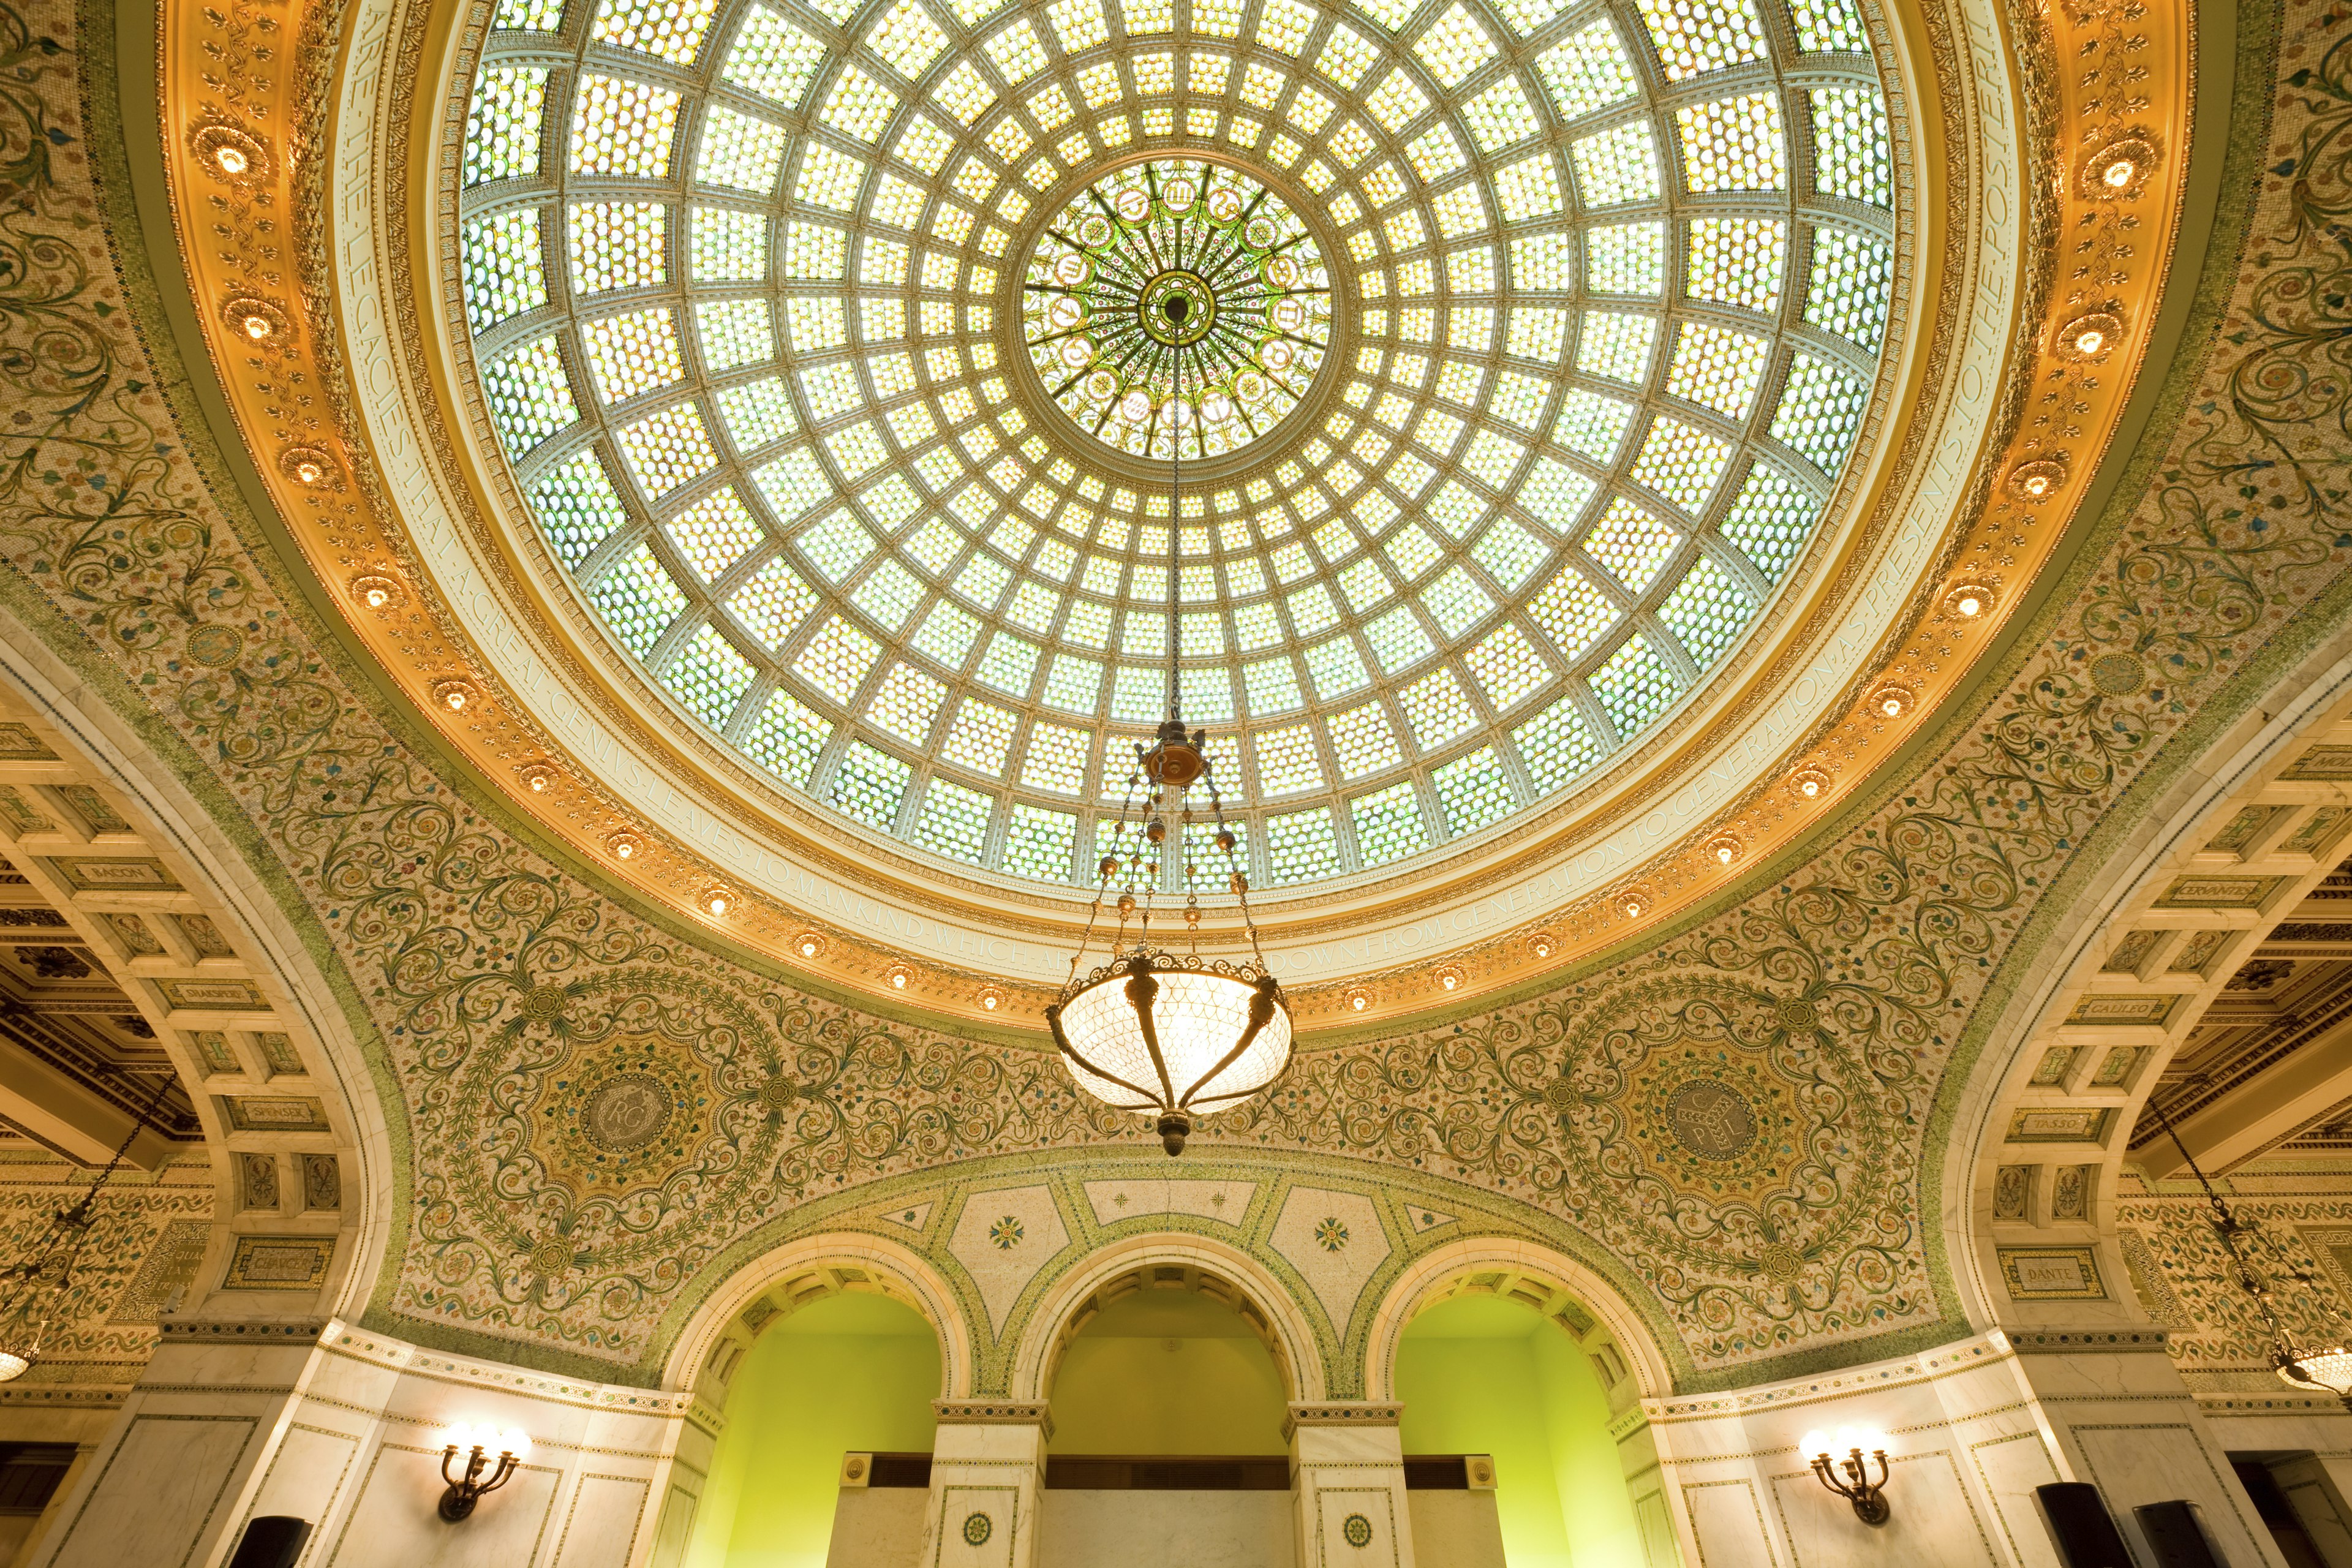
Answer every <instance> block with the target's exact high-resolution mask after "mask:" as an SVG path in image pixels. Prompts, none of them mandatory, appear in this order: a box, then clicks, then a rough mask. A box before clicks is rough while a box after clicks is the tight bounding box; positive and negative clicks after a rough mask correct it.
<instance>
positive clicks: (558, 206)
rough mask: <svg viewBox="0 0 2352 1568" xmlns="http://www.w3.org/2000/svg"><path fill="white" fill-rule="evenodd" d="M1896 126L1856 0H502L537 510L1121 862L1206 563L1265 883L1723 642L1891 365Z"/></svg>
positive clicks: (1685, 685)
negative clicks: (1131, 779)
mask: <svg viewBox="0 0 2352 1568" xmlns="http://www.w3.org/2000/svg"><path fill="white" fill-rule="evenodd" d="M1179 153H1181V156H1180V155H1179ZM1894 163H1895V151H1894V148H1893V147H1892V145H1891V142H1890V136H1889V130H1888V122H1887V116H1886V112H1885V105H1884V101H1883V100H1882V97H1881V92H1880V88H1879V84H1878V76H1877V66H1876V63H1875V62H1874V58H1873V56H1872V53H1871V48H1870V44H1869V39H1868V36H1867V34H1866V32H1865V29H1864V25H1863V22H1862V19H1861V16H1860V15H1859V13H1858V12H1857V11H1856V10H1855V9H1854V6H1853V0H1799V3H1798V4H1796V5H1793V6H1789V5H1784V4H1783V3H1782V0H1723V3H1721V4H1713V3H1709V4H1693V3H1690V0H1676V3H1671V4H1669V3H1666V0H1635V3H1627V4H1617V5H1592V4H1581V5H1570V6H1567V7H1559V6H1556V5H1553V4H1551V3H1550V0H1498V3H1496V4H1493V5H1489V4H1486V3H1485V0H1450V3H1449V0H1371V3H1369V4H1363V3H1360V4H1357V5H1350V6H1347V7H1332V8H1328V9H1325V8H1318V7H1317V6H1314V5H1307V4H1304V3H1301V0H1245V3H1236V0H1195V3H1191V4H1188V5H1184V6H1181V7H1180V6H1177V5H1174V4H1173V0H1125V3H1122V0H1108V3H1105V0H1053V3H1052V4H1048V5H1045V6H1043V7H1042V8H1038V9H1034V10H1028V9H1022V10H1018V11H1015V10H1009V9H1006V8H1005V7H1004V6H1003V0H936V3H927V0H892V3H888V4H883V3H881V0H868V3H865V4H859V3H856V0H778V3H776V4H769V3H768V0H758V3H751V0H682V3H676V4H665V5H648V4H645V3H643V0H601V3H599V0H572V4H570V5H568V6H567V5H562V4H560V3H558V0H500V4H499V5H498V8H497V11H496V16H495V18H494V22H493V32H492V35H491V37H490V38H489V39H488V43H487V46H486V47H485V49H484V53H483V57H482V63H481V66H480V69H479V73H478V77H477V78H476V80H475V85H474V88H473V91H472V97H471V107H470V111H469V114H468V117H467V126H466V139H465V150H464V154H463V167H462V169H461V170H460V171H459V178H460V181H461V184H462V197H461V204H460V210H459V232H458V249H459V268H460V274H461V277H462V279H463V285H464V295H465V300H466V309H467V318H468V324H469V326H470V328H471V330H472V334H473V353H474V356H475V365H476V369H477V372H478V375H479V378H480V383H479V384H480V387H481V389H482V391H483V393H484V395H485V396H486V399H487V402H488V407H489V409H490V411H491V418H492V422H493V424H494V425H495V426H496V428H497V430H498V432H499V437H500V439H501V440H502V441H503V443H504V445H505V447H506V449H507V454H508V457H509V460H510V461H511V462H512V464H513V466H514V468H515V470H516V475H517V478H518V479H519V481H520V486H521V489H522V490H523V493H524V494H525V495H526V496H527V497H528V498H529V500H530V505H531V508H532V510H533V511H534V513H535V516H536V519H537V521H538V524H539V527H540V529H541V531H542V533H543V535H544V538H545V540H546V542H547V544H548V546H549V547H550V550H551V552H552V554H553V555H554V556H555V557H556V558H557V559H558V560H559V561H560V563H561V564H562V570H563V571H564V572H566V573H567V574H569V576H570V579H571V582H572V586H573V587H574V588H575V589H576V590H577V592H578V594H579V595H581V597H582V598H583V600H584V601H585V602H586V603H587V604H588V605H591V606H593V609H594V610H595V611H596V613H597V614H598V615H599V616H601V618H602V621H603V624H604V626H605V628H606V629H607V630H608V631H609V632H610V634H611V635H612V637H614V639H615V640H616V641H617V642H618V643H619V644H620V645H622V646H623V647H625V648H626V649H627V650H628V651H629V652H630V653H631V654H632V655H634V656H635V658H637V659H638V660H640V661H641V662H642V663H643V665H644V666H645V668H646V670H647V672H648V673H649V674H650V675H651V676H652V677H653V678H654V679H655V680H656V682H657V683H658V684H659V685H660V686H661V687H663V688H664V689H667V692H668V693H669V694H670V696H671V697H672V698H674V699H675V700H676V704H677V708H678V709H679V710H680V711H681V712H682V713H683V714H685V715H688V716H690V718H691V721H696V722H698V723H700V724H702V725H705V726H708V727H709V729H711V730H713V731H717V732H718V733H719V735H720V736H721V737H723V738H724V739H725V740H726V741H728V742H730V743H732V745H734V746H735V747H736V748H737V749H738V750H739V751H740V752H741V753H742V754H743V755H745V756H746V757H748V758H749V759H750V760H751V762H752V763H755V764H757V765H759V766H760V767H761V768H764V769H766V770H768V772H770V773H772V774H773V775H774V776H776V777H779V778H781V779H782V780H783V781H785V782H786V783H787V784H791V785H793V786H797V787H798V788H800V789H802V790H804V791H806V792H807V793H808V794H809V795H812V796H814V798H815V799H817V800H818V801H820V802H823V803H824V804H825V805H829V806H831V807H832V808H833V809H834V810H835V811H836V812H837V813H839V814H841V815H842V816H845V817H847V818H849V819H851V820H854V821H856V822H857V823H860V824H862V825H864V826H866V827H869V828H872V829H875V830H877V831H879V832H882V833H885V834H889V835H892V836H893V837H896V838H897V839H898V840H899V841H901V842H903V843H908V844H911V845H914V846H916V847H919V848H920V849H923V850H927V851H929V852H930V853H931V854H934V855H937V856H939V857H941V858H945V859H947V860H950V861H955V862H961V863H963V864H966V865H973V866H979V867H983V868H989V869H992V870H1001V871H1003V872H1006V873H1010V874H1012V875H1013V876H1016V877H1019V878H1023V879H1031V880H1032V881H1033V882H1034V883H1035V884H1039V885H1049V884H1054V883H1069V882H1073V881H1088V882H1090V880H1091V871H1092V867H1093V863H1094V859H1095V853H1096V847H1095V835H1096V833H1097V830H1098V828H1100V827H1101V826H1105V825H1106V818H1107V817H1115V816H1116V807H1117V802H1118V796H1119V793H1120V790H1121V788H1122V784H1123V781H1124V778H1125V775H1126V773H1128V772H1129V768H1130V766H1131V745H1130V743H1129V742H1131V741H1132V740H1133V739H1135V738H1136V736H1137V735H1139V734H1140V733H1141V732H1142V731H1144V730H1145V729H1146V728H1147V727H1148V726H1149V725H1150V724H1151V723H1153V722H1155V721H1157V720H1158V719H1159V718H1160V717H1161V716H1162V714H1163V711H1164V706H1165V702H1166V686H1167V676H1166V671H1165V666H1164V660H1165V659H1166V658H1167V657H1168V651H1169V650H1168V638H1169V636H1170V633H1171V626H1170V615H1169V609H1170V605H1169V599H1170V595H1171V586H1172V590H1173V592H1174V594H1175V595H1176V597H1177V599H1178V600H1179V602H1180V605H1181V613H1180V614H1179V616H1177V619H1176V625H1175V626H1174V628H1173V630H1174V635H1175V637H1177V639H1178V643H1179V647H1178V653H1179V655H1180V657H1181V661H1182V673H1181V701H1182V707H1183V711H1184V713H1185V716H1186V717H1187V719H1188V720H1190V721H1192V722H1194V723H1197V724H1205V725H1207V726H1209V727H1210V729H1211V732H1212V736H1213V742H1212V743H1213V749H1214V750H1215V752H1216V753H1217V756H1216V762H1217V768H1218V773H1219V775H1220V776H1221V777H1222V778H1224V779H1226V780H1227V781H1229V782H1230V781H1239V782H1240V784H1241V787H1242V792H1243V794H1244V796H1245V798H1246V800H1247V802H1248V804H1249V807H1250V809H1249V810H1248V811H1247V812H1246V813H1244V817H1243V819H1242V820H1241V821H1239V822H1237V824H1236V826H1237V827H1238V828H1239V829H1240V831H1241V833H1242V836H1243V840H1244V845H1243V848H1244V854H1245V855H1246V857H1247V858H1248V861H1249V864H1250V867H1251V869H1252V871H1253V876H1254V880H1255V883H1256V884H1257V885H1258V886H1259V887H1261V888H1264V889H1280V888H1282V887H1284V886H1286V885H1298V884H1304V883H1307V882H1311V881H1315V880H1319V879H1327V878H1329V877H1332V876H1335V875H1344V874H1347V873H1349V872H1352V871H1357V870H1360V869H1365V868H1373V867H1380V866H1384V865H1388V864H1391V863H1393V862H1398V861H1401V860H1403V859H1405V858H1409V857H1412V856H1413V855H1416V854H1420V853H1423V852H1424V851H1427V850H1430V849H1431V848H1433V847H1436V846H1439V845H1442V844H1444V843H1446V842H1447V841H1449V840H1458V839H1462V838H1465V837H1467V836H1470V835H1473V834H1476V833H1478V832H1480V831H1481V830H1482V829H1486V828H1488V827H1491V826H1494V825H1496V823H1498V822H1501V821H1503V820H1505V819H1507V818H1508V817H1510V816H1512V815H1513V814H1515V813H1517V812H1519V811H1522V810H1524V809H1527V808H1528V807H1529V806H1531V805H1535V804H1536V803H1538V802H1539V801H1541V800H1543V799H1545V798H1546V797H1548V796H1549V795H1553V794H1554V793H1555V792H1558V791H1560V790H1562V789H1564V788H1566V787H1569V786H1570V785H1571V784H1573V783H1574V782H1575V781H1577V780H1578V779H1579V778H1580V777H1581V776H1584V775H1586V774H1587V773H1590V772H1591V770H1592V769H1594V768H1595V767H1596V766H1597V765H1598V764H1600V763H1602V762H1603V761H1604V760H1606V759H1608V758H1609V757H1611V756H1612V755H1613V754H1614V753H1616V752H1619V751H1620V750H1621V749H1622V748H1624V747H1625V746H1627V745H1628V744H1630V743H1631V742H1633V741H1634V740H1635V739H1636V738H1637V737H1639V736H1641V735H1642V734H1643V732H1644V731H1646V730H1648V729H1649V728H1650V727H1651V726H1652V725H1653V724H1654V723H1655V722H1656V721H1659V720H1660V719H1661V718H1662V717H1663V716H1664V715H1665V714H1666V713H1667V712H1668V711H1669V710H1672V709H1673V708H1674V707H1675V704H1676V703H1677V702H1678V701H1679V700H1682V699H1683V698H1684V697H1685V695H1687V694H1688V693H1690V692H1691V691H1692V690H1694V689H1695V688H1696V687H1697V686H1698V684H1699V683H1700V682H1701V681H1702V679H1704V678H1706V677H1707V676H1708V675H1709V673H1710V672H1711V671H1712V670H1713V669H1714V668H1715V667H1717V666H1718V665H1719V664H1720V663H1721V662H1722V661H1724V660H1725V659H1727V658H1735V657H1737V649H1738V647H1739V643H1740V638H1741V634H1742V632H1743V630H1744V629H1745V628H1746V627H1747V626H1748V625H1749V623H1750V622H1751V620H1752V619H1753V618H1754V617H1755V616H1756V615H1757V613H1758V612H1759V609H1760V608H1761V606H1762V605H1764V604H1765V603H1766V602H1767V600H1768V599H1769V597H1770V596H1771V595H1773V594H1774V593H1775V592H1776V591H1777V589H1778V588H1779V586H1780V584H1781V583H1782V580H1783V578H1784V576H1785V575H1786V574H1787V573H1788V570H1789V567H1790V563H1792V561H1794V560H1795V559H1796V558H1797V557H1798V555H1799V554H1800V552H1801V549H1802V547H1803V545H1804V543H1805V542H1806V541H1807V539H1808V538H1809V537H1810V535H1811V531H1812V530H1813V529H1814V528H1815V526H1816V525H1817V524H1818V523H1819V522H1820V521H1821V518H1822V511H1823V509H1824V507H1825V506H1826V505H1827V502H1828V498H1829V496H1830V495H1831V493H1832V486H1833V482H1834V480H1835V479H1836V477H1837V475H1838V474H1839V472H1840V470H1841V468H1843V466H1844V465H1845V463H1846V462H1847V460H1848V458H1849V457H1850V455H1851V452H1852V450H1853V446H1854V443H1855V440H1856V437H1857V433H1858V431H1859V428H1860V426H1861V422H1862V418H1863V414H1864V407H1865V405H1866V404H1867V403H1868V401H1869V398H1870V396H1871V394H1872V390H1873V387H1874V383H1875V380H1876V377H1877V353H1878V349H1879V344H1880V342H1881V339H1882V337H1883V336H1884V335H1885V332H1886V331H1887V329H1888V326H1889V322H1888V319H1887V318H1888V310H1889V305H1888V301H1889V300H1890V297H1891V295H1892V293H1893V287H1894V279H1893V265H1894V263H1893V258H1894V254H1895V240H1896V223H1895V213H1894V210H1893V209H1894V200H1893V189H1894V174H1893V170H1894ZM1177 198H1181V200H1179V199H1177ZM1220 215H1222V216H1220ZM1187 236H1189V238H1188V237H1187ZM1180 244H1181V245H1182V246H1186V247H1192V250H1191V251H1189V252H1188V254H1190V255H1192V258H1193V259H1194V260H1195V261H1196V262H1199V263H1200V266H1198V267H1193V268H1187V267H1186V266H1184V265H1181V259H1182V258H1178V257H1176V256H1175V255H1174V254H1173V249H1174V247H1177V246H1179V245H1180ZM1163 250H1165V251H1167V252H1168V253H1167V254H1163V253H1162V252H1163ZM1202 258H1206V259H1205V260H1203V259H1202ZM1202 268H1206V271H1207V273H1212V274H1213V275H1214V279H1213V282H1211V281H1209V280H1207V279H1206V277H1205V275H1204V274H1203V272H1202ZM1065 274H1066V278H1065V277H1064V275H1065ZM1179 274H1183V275H1184V276H1185V277H1189V278H1191V279H1192V282H1189V283H1188V282H1182V281H1181V279H1179V278H1178V275H1179ZM1171 280H1174V281H1171ZM1237 288H1238V289H1240V291H1239V292H1236V289H1237ZM1057 289H1058V290H1061V292H1055V290H1057ZM1155 289H1156V290H1158V292H1154V290H1155ZM1170 289H1177V290H1178V291H1179V292H1182V293H1184V294H1185V297H1186V299H1187V300H1188V301H1189V304H1188V307H1187V308H1188V309H1191V310H1193V311H1194V313H1193V314H1192V316H1191V317H1190V323H1191V324H1190V325H1189V326H1188V327H1183V328H1180V329H1179V330H1178V331H1176V332H1175V333H1174V334H1173V335H1174V336H1177V337H1184V336H1186V334H1187V333H1188V332H1189V333H1198V334H1200V336H1199V337H1198V338H1197V339H1196V340H1192V341H1188V342H1182V343H1172V342H1163V341H1162V339H1163V338H1166V337H1168V336H1169V335H1170V334H1168V333H1165V332H1158V331H1147V330H1145V328H1146V327H1147V326H1149V325H1150V323H1149V322H1147V321H1144V319H1143V317H1142V316H1140V315H1139V314H1138V312H1139V310H1141V309H1142V308H1143V307H1144V306H1145V305H1147V304H1152V305H1154V307H1155V308H1158V307H1164V305H1165V302H1166V300H1167V299H1168V298H1169V297H1170V295H1169V290H1170ZM1221 289H1222V290H1223V293H1224V295H1225V296H1226V297H1225V298H1224V299H1223V300H1219V298H1218V294H1219V291H1220V290H1221ZM1121 290H1124V292H1121ZM1114 296H1116V298H1114ZM1161 321H1162V324H1165V319H1164V318H1162V319H1161ZM1180 381H1182V382H1189V387H1188V386H1187V385H1185V384H1180ZM1171 430H1177V431H1183V432H1186V433H1187V450H1186V453H1185V457H1186V458H1187V459H1188V462H1187V468H1188V470H1189V471H1188V474H1187V477H1186V479H1185V482H1184V485H1183V488H1182V492H1181V510H1182V516H1181V518H1178V519H1176V520H1175V526H1174V537H1173V538H1172V539H1171V519H1170V516H1169V507H1170V501H1169V474H1168V469H1167V464H1166V462H1165V461H1164V458H1165V455H1166V453H1167V450H1168V445H1169V440H1168V437H1169V433H1170V432H1171ZM1171 557H1172V560H1173V562H1174V563H1175V574H1176V575H1175V581H1174V583H1173V584H1172V585H1171V573H1170V562H1171ZM1172 869H1173V868H1172V866H1171V874H1172Z"/></svg>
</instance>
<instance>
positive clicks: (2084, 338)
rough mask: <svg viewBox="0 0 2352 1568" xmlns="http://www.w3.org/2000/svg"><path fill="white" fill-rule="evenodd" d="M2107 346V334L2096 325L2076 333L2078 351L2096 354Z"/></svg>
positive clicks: (2075, 349) (2075, 342)
mask: <svg viewBox="0 0 2352 1568" xmlns="http://www.w3.org/2000/svg"><path fill="white" fill-rule="evenodd" d="M2106 346H2107V334H2106V333H2105V332H2103V331H2099V330H2098V329H2097V328H2096V327H2085V328H2084V330H2083V331H2079V332H2076V333H2075V334H2074V352H2075V353H2084V354H2095V353H2098V352H2099V351H2100V350H2101V349H2103V348H2105V347H2106Z"/></svg>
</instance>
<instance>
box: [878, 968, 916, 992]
mask: <svg viewBox="0 0 2352 1568" xmlns="http://www.w3.org/2000/svg"><path fill="white" fill-rule="evenodd" d="M912 973H913V972H912V971H911V970H909V969H908V967H907V966H906V965H905V964H903V963H894V964H892V965H891V966H890V967H889V968H888V969H887V971H885V972H884V973H883V976H882V977H883V978H884V979H885V980H887V981H888V982H889V983H890V989H891V990H893V991H904V990H905V989H906V988H907V982H908V979H909V978H910V977H911V975H912Z"/></svg>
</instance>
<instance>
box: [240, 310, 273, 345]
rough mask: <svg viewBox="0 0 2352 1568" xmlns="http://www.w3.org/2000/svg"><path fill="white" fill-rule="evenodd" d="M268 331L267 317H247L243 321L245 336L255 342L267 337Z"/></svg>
mask: <svg viewBox="0 0 2352 1568" xmlns="http://www.w3.org/2000/svg"><path fill="white" fill-rule="evenodd" d="M269 331H270V328H269V318H268V317H267V316H258V315H256V316H247V318H246V319H245V335H246V336H247V337H248V338H251V339H252V340H253V341H254V342H260V341H261V340H262V339H264V338H266V337H268V335H269Z"/></svg>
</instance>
